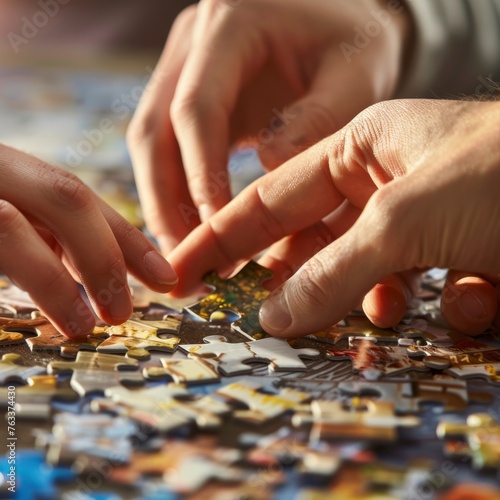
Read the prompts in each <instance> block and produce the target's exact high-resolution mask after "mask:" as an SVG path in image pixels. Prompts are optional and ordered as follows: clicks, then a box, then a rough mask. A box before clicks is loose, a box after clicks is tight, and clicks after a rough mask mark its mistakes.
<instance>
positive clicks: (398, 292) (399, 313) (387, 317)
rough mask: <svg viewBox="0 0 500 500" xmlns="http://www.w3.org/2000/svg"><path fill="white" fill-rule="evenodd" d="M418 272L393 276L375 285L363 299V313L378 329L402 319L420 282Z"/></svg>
mask: <svg viewBox="0 0 500 500" xmlns="http://www.w3.org/2000/svg"><path fill="white" fill-rule="evenodd" d="M420 275H421V272H420V271H418V270H412V271H407V272H404V273H400V274H395V275H392V276H389V277H387V278H385V279H383V280H382V281H381V282H379V283H377V284H376V285H375V286H374V287H373V288H372V289H371V290H370V291H369V292H368V293H367V294H366V295H365V297H364V299H363V311H364V312H365V314H366V316H367V317H368V319H369V320H370V321H371V322H372V323H373V324H374V325H376V326H378V327H380V328H390V327H392V326H395V325H397V324H398V323H400V322H401V320H402V319H403V317H404V315H405V313H406V309H407V306H408V303H409V302H410V300H411V299H412V297H413V296H414V294H415V291H416V289H417V287H418V283H419V282H420Z"/></svg>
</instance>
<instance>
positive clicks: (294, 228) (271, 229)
mask: <svg viewBox="0 0 500 500" xmlns="http://www.w3.org/2000/svg"><path fill="white" fill-rule="evenodd" d="M333 170H335V168H333ZM343 174H344V172H343V171H342V168H339V169H338V170H335V171H334V172H330V170H329V162H328V157H327V154H326V151H325V146H324V144H319V145H318V146H317V147H314V148H311V149H309V150H307V151H305V152H304V153H302V154H301V155H299V156H298V157H296V158H293V159H292V160H290V161H289V162H287V163H286V164H285V165H284V166H283V168H280V169H277V170H275V171H273V172H270V173H269V174H267V175H266V176H264V177H262V178H260V179H258V180H257V181H255V182H254V183H253V184H251V185H250V186H249V187H247V188H246V189H245V190H244V191H243V192H242V193H240V195H239V196H238V197H236V198H235V199H234V200H233V201H232V202H231V203H230V204H229V205H227V206H226V207H224V208H223V209H222V210H221V211H220V212H218V213H217V214H215V215H214V216H213V217H212V218H211V219H210V220H209V221H207V222H206V223H204V224H202V225H200V226H199V227H198V228H196V229H195V230H194V231H193V232H192V233H191V234H190V235H189V236H188V237H187V238H186V239H185V240H184V241H183V242H182V243H181V245H179V246H178V247H177V248H176V249H175V250H174V251H173V252H172V253H171V254H170V256H169V260H170V262H171V264H172V266H173V267H174V269H176V271H177V273H178V275H179V285H178V286H177V288H176V289H175V290H174V294H175V295H179V296H182V295H184V294H187V295H189V294H190V293H192V292H193V291H194V290H196V287H197V286H198V285H199V283H200V282H201V279H202V277H203V276H204V274H205V273H206V272H208V271H211V270H218V271H219V270H223V269H227V268H228V267H231V266H233V267H236V265H237V264H238V263H239V262H240V261H241V260H243V259H248V258H251V257H252V256H253V255H255V254H256V253H257V252H259V251H261V250H263V249H265V248H267V247H269V246H270V245H271V244H272V243H274V242H276V241H278V240H280V239H281V238H283V237H284V236H286V235H289V234H293V233H297V232H299V231H301V230H303V229H305V228H307V227H309V226H311V225H313V224H315V223H316V222H317V221H318V220H321V219H322V218H323V217H325V216H326V215H328V214H329V213H331V212H332V211H333V210H335V209H336V208H337V207H338V206H339V205H340V204H341V203H342V202H343V201H344V197H343V195H342V194H341V193H340V192H339V191H338V189H337V186H336V183H337V181H338V180H339V179H340V178H341V177H342V176H343ZM330 176H331V177H330ZM332 178H333V181H332ZM368 184H369V183H368V182H366V184H365V185H363V186H361V187H360V188H359V190H358V194H359V195H361V193H362V192H363V191H364V190H366V191H368V189H369V188H368ZM374 189H375V188H374V187H373V185H372V190H374ZM318 200H321V202H318Z"/></svg>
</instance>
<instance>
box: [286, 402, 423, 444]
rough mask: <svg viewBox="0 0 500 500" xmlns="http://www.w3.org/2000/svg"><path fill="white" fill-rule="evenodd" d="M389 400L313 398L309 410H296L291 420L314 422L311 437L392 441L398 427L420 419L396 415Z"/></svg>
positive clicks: (413, 424)
mask: <svg viewBox="0 0 500 500" xmlns="http://www.w3.org/2000/svg"><path fill="white" fill-rule="evenodd" d="M394 410H395V408H394V405H393V404H392V403H391V402H388V401H373V400H370V399H367V398H353V399H352V400H351V402H350V404H349V405H348V404H347V403H346V402H341V401H324V400H315V401H312V402H311V405H310V411H311V413H296V414H295V415H294V416H293V417H292V423H293V424H294V425H296V426H300V425H303V424H305V423H313V427H312V429H311V435H310V440H311V441H312V442H313V443H314V442H318V441H320V440H322V439H328V438H330V439H331V438H333V439H338V438H340V439H365V440H374V441H395V440H396V438H397V428H398V427H402V426H404V427H415V426H417V425H419V423H420V419H419V418H417V417H414V416H403V417H402V416H397V415H396V414H395V412H394Z"/></svg>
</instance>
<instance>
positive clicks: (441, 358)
mask: <svg viewBox="0 0 500 500" xmlns="http://www.w3.org/2000/svg"><path fill="white" fill-rule="evenodd" d="M408 355H409V356H423V363H424V364H427V365H428V366H430V367H432V368H436V367H437V366H433V365H432V364H434V363H438V362H439V363H441V366H442V368H441V369H447V372H448V373H451V374H452V375H454V376H456V377H458V378H471V377H482V378H485V379H486V380H488V381H489V382H492V383H498V382H500V376H499V375H498V372H499V371H500V349H498V348H497V347H492V346H488V345H486V344H483V343H481V342H478V341H476V340H473V339H471V338H464V339H463V340H461V341H459V342H457V343H456V344H455V345H453V346H447V347H445V346H429V345H428V346H409V347H408ZM429 360H430V363H431V364H429Z"/></svg>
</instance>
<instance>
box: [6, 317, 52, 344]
mask: <svg viewBox="0 0 500 500" xmlns="http://www.w3.org/2000/svg"><path fill="white" fill-rule="evenodd" d="M45 321H46V320H44V319H41V318H35V319H31V320H22V319H17V318H4V317H0V347H2V346H6V345H13V344H20V343H22V342H24V335H23V334H22V333H21V332H17V331H15V330H16V329H19V330H21V331H26V330H27V329H29V328H31V327H35V326H37V325H41V324H43V323H44V322H45Z"/></svg>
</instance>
